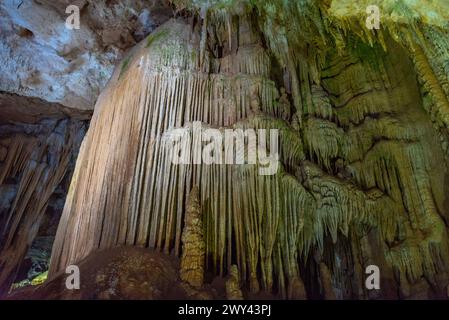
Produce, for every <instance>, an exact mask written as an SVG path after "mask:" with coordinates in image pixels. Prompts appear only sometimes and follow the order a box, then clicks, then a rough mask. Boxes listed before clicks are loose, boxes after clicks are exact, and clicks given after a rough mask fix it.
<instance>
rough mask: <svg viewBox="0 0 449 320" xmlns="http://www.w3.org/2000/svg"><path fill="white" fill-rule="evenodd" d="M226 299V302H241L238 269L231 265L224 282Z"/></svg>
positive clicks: (241, 294) (241, 295)
mask: <svg viewBox="0 0 449 320" xmlns="http://www.w3.org/2000/svg"><path fill="white" fill-rule="evenodd" d="M226 298H227V299H228V300H243V293H242V290H241V289H240V276H239V269H238V268H237V266H236V265H232V266H231V268H230V269H229V277H228V279H227V280H226Z"/></svg>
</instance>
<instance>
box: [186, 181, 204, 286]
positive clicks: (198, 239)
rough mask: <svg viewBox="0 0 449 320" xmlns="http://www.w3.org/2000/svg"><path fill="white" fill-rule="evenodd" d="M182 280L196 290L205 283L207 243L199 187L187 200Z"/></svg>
mask: <svg viewBox="0 0 449 320" xmlns="http://www.w3.org/2000/svg"><path fill="white" fill-rule="evenodd" d="M181 241H182V255H181V270H180V275H181V280H183V281H185V282H187V283H188V284H189V285H191V286H192V287H194V288H201V287H202V286H203V283H204V265H205V262H206V261H205V258H206V254H205V243H204V237H203V217H202V211H201V206H200V200H199V192H198V187H194V188H193V189H192V190H191V191H190V194H189V199H188V200H187V208H186V214H185V220H184V230H183V233H182V240H181Z"/></svg>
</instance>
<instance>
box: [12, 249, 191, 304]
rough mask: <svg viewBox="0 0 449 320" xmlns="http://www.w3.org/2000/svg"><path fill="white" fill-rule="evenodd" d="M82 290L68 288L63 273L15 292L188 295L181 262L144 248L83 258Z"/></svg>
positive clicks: (30, 295) (22, 295)
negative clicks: (182, 279)
mask: <svg viewBox="0 0 449 320" xmlns="http://www.w3.org/2000/svg"><path fill="white" fill-rule="evenodd" d="M78 267H79V270H80V290H67V289H66V286H65V282H66V278H67V275H66V274H65V273H61V274H60V275H56V276H55V277H54V278H53V279H50V280H49V281H48V282H47V283H45V284H44V285H42V286H40V287H38V288H31V289H23V290H19V291H17V292H15V293H14V294H13V295H12V296H10V298H12V299H83V300H84V299H98V300H153V299H155V300H157V299H185V298H187V295H186V293H185V291H184V289H183V288H182V287H181V286H180V285H179V283H180V281H179V276H178V262H177V261H176V260H175V259H173V258H172V257H167V256H164V255H162V254H158V253H154V252H151V251H150V250H146V249H141V248H124V247H123V248H115V249H110V250H103V251H98V252H95V253H94V254H92V255H91V256H90V257H88V258H87V259H85V260H84V261H82V262H80V263H79V265H78Z"/></svg>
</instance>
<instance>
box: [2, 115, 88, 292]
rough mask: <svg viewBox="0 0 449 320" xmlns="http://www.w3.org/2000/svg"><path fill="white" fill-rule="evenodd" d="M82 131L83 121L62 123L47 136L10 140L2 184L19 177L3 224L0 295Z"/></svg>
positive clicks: (77, 143)
mask: <svg viewBox="0 0 449 320" xmlns="http://www.w3.org/2000/svg"><path fill="white" fill-rule="evenodd" d="M83 129H84V128H83V124H82V122H77V121H71V120H63V121H61V122H59V123H58V124H57V125H56V126H55V127H54V128H53V131H52V132H50V133H49V134H47V135H42V136H40V137H26V136H20V135H19V136H15V137H12V143H11V145H10V147H9V150H8V156H7V159H6V160H5V162H4V163H3V165H2V167H1V170H0V176H1V177H2V179H1V180H2V181H3V180H4V179H5V178H7V177H14V176H18V174H20V183H19V187H18V190H17V194H16V196H15V199H14V202H13V203H12V206H11V208H10V210H9V213H8V215H7V217H6V219H5V220H4V224H2V230H1V232H2V237H1V238H2V242H1V246H0V249H1V251H0V292H2V293H5V292H8V290H9V287H10V286H11V284H12V282H13V281H14V278H15V276H16V273H17V271H18V268H19V267H20V263H21V261H22V259H23V258H24V256H25V254H26V253H27V250H28V248H29V247H30V246H31V244H32V242H33V240H34V238H35V236H36V235H37V232H38V231H39V227H40V224H41V221H42V218H43V215H44V214H45V210H46V208H47V205H48V201H49V198H50V196H51V195H52V194H53V192H54V191H55V189H56V187H57V186H58V185H59V184H60V182H61V180H62V179H63V177H64V176H65V174H66V172H67V168H68V166H69V162H70V161H71V160H72V158H73V157H74V155H75V150H77V146H78V145H79V144H80V142H81V138H82V136H83ZM0 182H1V181H0ZM0 184H1V183H0Z"/></svg>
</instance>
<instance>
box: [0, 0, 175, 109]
mask: <svg viewBox="0 0 449 320" xmlns="http://www.w3.org/2000/svg"><path fill="white" fill-rule="evenodd" d="M69 4H75V5H78V6H79V7H80V9H81V28H80V30H69V29H68V28H66V27H65V21H66V18H67V17H68V14H66V13H65V11H66V7H67V6H68V5H69ZM171 14H172V12H171V10H170V9H169V8H168V7H167V6H165V5H164V4H163V3H161V2H159V1H114V2H110V1H104V0H102V1H84V0H83V1H66V0H57V1H33V0H24V1H16V0H5V1H2V2H1V3H0V39H1V41H0V71H1V72H0V91H3V92H7V93H12V94H18V95H21V96H26V97H35V98H40V99H43V100H45V101H47V102H54V103H59V104H62V105H63V106H65V107H69V108H75V109H82V110H92V109H93V107H94V105H95V101H96V99H97V97H98V95H99V93H100V91H101V90H102V89H103V88H104V86H105V84H106V82H107V81H108V79H109V78H110V76H111V74H112V71H113V69H114V66H115V64H116V63H117V62H118V61H119V60H120V59H121V58H122V57H123V54H124V53H125V52H126V50H127V49H128V48H130V47H132V46H133V45H135V44H136V40H137V41H139V40H141V39H142V38H143V36H145V35H147V34H148V33H149V32H151V31H152V29H153V28H154V27H155V26H157V25H159V24H160V23H162V22H164V21H165V20H167V19H168V17H169V16H170V15H171Z"/></svg>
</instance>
